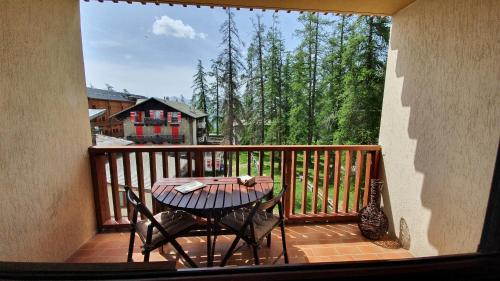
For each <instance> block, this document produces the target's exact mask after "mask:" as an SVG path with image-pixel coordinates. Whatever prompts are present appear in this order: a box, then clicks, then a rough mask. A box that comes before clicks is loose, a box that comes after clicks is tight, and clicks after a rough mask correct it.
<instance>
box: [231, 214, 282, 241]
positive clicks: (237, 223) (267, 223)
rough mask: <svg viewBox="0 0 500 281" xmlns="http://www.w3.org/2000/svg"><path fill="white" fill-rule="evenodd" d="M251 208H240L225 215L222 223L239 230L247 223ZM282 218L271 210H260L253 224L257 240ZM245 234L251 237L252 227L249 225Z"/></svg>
mask: <svg viewBox="0 0 500 281" xmlns="http://www.w3.org/2000/svg"><path fill="white" fill-rule="evenodd" d="M250 211H251V210H249V209H247V208H243V209H238V210H236V211H234V212H232V213H231V214H229V215H227V216H225V217H223V218H222V219H221V223H222V224H224V225H226V226H228V227H230V228H232V229H233V231H239V230H240V229H241V228H242V227H243V224H244V223H245V220H246V218H247V217H248V216H249V214H250ZM279 222H280V219H279V217H278V216H276V215H274V214H273V213H270V212H265V211H258V212H257V213H256V214H255V215H254V217H253V225H254V231H255V240H256V241H259V240H260V239H262V238H263V237H264V236H266V234H268V233H269V232H270V231H271V230H272V229H273V228H274V227H275V226H276V225H278V224H279ZM245 236H248V237H251V233H250V227H247V229H246V231H245Z"/></svg>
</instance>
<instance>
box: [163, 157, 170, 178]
mask: <svg viewBox="0 0 500 281" xmlns="http://www.w3.org/2000/svg"><path fill="white" fill-rule="evenodd" d="M168 154H169V153H168V152H162V153H161V161H162V169H163V177H164V178H168V177H169V175H168Z"/></svg>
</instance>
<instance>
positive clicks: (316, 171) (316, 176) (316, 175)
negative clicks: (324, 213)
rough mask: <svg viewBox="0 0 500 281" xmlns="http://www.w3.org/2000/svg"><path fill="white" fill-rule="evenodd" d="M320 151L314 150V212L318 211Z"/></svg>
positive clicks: (312, 203)
mask: <svg viewBox="0 0 500 281" xmlns="http://www.w3.org/2000/svg"><path fill="white" fill-rule="evenodd" d="M319 161H320V159H319V151H317V150H316V151H314V166H313V167H314V170H313V171H314V172H313V196H312V202H311V205H312V212H313V213H314V214H317V213H318V182H319Z"/></svg>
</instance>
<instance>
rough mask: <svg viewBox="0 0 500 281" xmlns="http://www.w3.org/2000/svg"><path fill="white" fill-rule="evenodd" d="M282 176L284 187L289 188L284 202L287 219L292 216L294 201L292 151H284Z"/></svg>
mask: <svg viewBox="0 0 500 281" xmlns="http://www.w3.org/2000/svg"><path fill="white" fill-rule="evenodd" d="M281 162H282V163H281V169H282V170H281V174H282V175H283V176H282V180H283V185H286V186H287V187H288V188H287V190H286V192H285V199H284V200H285V201H284V204H283V205H284V206H283V207H284V214H285V218H287V219H288V218H289V217H290V215H291V214H292V208H291V205H292V200H294V198H293V196H292V194H291V189H290V183H291V179H292V173H291V171H292V165H291V156H290V151H284V152H283V157H282V160H281Z"/></svg>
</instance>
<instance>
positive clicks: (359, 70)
mask: <svg viewBox="0 0 500 281" xmlns="http://www.w3.org/2000/svg"><path fill="white" fill-rule="evenodd" d="M299 21H300V23H301V26H300V28H299V29H298V30H296V32H295V34H296V37H297V38H298V39H299V44H298V46H297V48H296V49H295V50H293V51H292V52H289V51H287V50H286V49H285V42H284V40H283V37H282V35H281V31H280V25H279V19H278V16H277V14H275V15H273V22H272V25H271V26H270V27H266V26H264V25H263V24H262V23H261V18H260V16H257V17H256V18H255V19H252V22H253V24H254V34H253V37H252V40H251V42H250V44H249V45H248V48H247V50H246V57H245V61H244V62H242V58H241V53H240V50H241V46H242V42H241V41H240V40H239V36H238V31H237V29H236V27H235V24H234V15H233V14H232V13H231V12H230V11H229V9H228V20H227V21H226V22H225V23H224V24H223V25H222V26H221V29H220V31H221V34H222V37H223V40H222V43H221V47H222V48H223V50H222V52H221V54H220V55H219V57H218V59H217V60H216V61H213V64H212V67H211V71H210V72H209V73H208V75H209V76H210V77H211V80H212V81H213V82H212V83H210V84H209V86H207V90H206V91H207V97H208V101H207V107H208V109H207V111H208V113H209V114H210V120H211V124H212V126H213V127H215V129H216V130H215V131H218V127H219V125H220V126H222V127H223V128H224V131H223V132H224V135H225V136H226V138H228V140H232V141H227V142H228V143H236V139H238V140H239V143H242V144H261V143H266V144H332V143H336V144H373V143H377V142H378V131H379V126H380V113H381V106H382V96H383V88H384V76H385V64H386V56H387V46H388V40H389V29H390V20H389V19H388V18H382V17H367V16H354V17H349V16H320V15H319V14H317V13H305V14H303V15H301V16H299ZM198 72H199V71H198ZM195 80H196V77H195ZM195 84H197V85H199V84H200V82H199V81H198V82H195ZM198 88H199V87H198ZM198 88H197V89H198ZM262 90H263V91H262ZM197 91H198V92H200V90H199V89H198V90H197ZM240 93H241V95H240ZM195 101H196V102H199V97H198V96H196V98H195Z"/></svg>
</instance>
